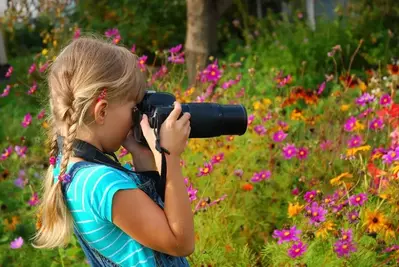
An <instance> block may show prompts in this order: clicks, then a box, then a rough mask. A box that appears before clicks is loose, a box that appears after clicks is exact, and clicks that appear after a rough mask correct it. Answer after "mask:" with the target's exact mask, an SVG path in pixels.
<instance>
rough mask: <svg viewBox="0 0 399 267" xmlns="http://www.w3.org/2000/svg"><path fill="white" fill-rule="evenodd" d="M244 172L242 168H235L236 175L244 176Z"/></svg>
mask: <svg viewBox="0 0 399 267" xmlns="http://www.w3.org/2000/svg"><path fill="white" fill-rule="evenodd" d="M243 174H244V171H243V170H241V169H238V170H234V175H235V176H238V177H242V175H243Z"/></svg>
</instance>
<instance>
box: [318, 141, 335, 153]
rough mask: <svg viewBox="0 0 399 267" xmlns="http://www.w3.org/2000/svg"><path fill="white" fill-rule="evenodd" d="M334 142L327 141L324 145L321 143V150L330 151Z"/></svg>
mask: <svg viewBox="0 0 399 267" xmlns="http://www.w3.org/2000/svg"><path fill="white" fill-rule="evenodd" d="M332 144H333V143H332V141H331V140H325V141H323V142H322V143H320V149H321V150H324V151H325V150H329V149H331V147H332Z"/></svg>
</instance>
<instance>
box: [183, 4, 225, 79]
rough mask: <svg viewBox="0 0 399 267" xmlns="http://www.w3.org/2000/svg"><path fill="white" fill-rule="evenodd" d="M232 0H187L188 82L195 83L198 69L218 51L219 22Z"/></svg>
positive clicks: (202, 67)
mask: <svg viewBox="0 0 399 267" xmlns="http://www.w3.org/2000/svg"><path fill="white" fill-rule="evenodd" d="M231 4H232V0H218V1H214V0H187V31H186V42H185V45H184V47H185V58H186V65H187V72H188V73H187V74H188V82H189V84H190V85H194V84H195V82H196V76H197V73H198V71H201V70H202V69H204V67H205V66H206V64H207V60H208V57H209V56H210V55H211V53H213V52H215V51H217V48H218V47H217V22H218V20H219V17H220V16H221V15H222V13H223V12H224V11H226V10H227V9H228V8H229V7H230V6H231Z"/></svg>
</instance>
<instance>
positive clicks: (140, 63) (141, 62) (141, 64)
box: [137, 55, 148, 71]
mask: <svg viewBox="0 0 399 267" xmlns="http://www.w3.org/2000/svg"><path fill="white" fill-rule="evenodd" d="M147 58H148V57H147V56H146V55H144V56H141V57H139V61H138V62H137V64H138V66H139V68H140V69H141V71H144V70H145V63H146V61H147Z"/></svg>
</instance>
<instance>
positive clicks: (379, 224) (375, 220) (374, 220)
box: [364, 210, 386, 233]
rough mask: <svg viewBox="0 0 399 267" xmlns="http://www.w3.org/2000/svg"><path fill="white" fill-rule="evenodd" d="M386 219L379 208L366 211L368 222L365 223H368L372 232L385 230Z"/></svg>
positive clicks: (368, 227)
mask: <svg viewBox="0 0 399 267" xmlns="http://www.w3.org/2000/svg"><path fill="white" fill-rule="evenodd" d="M385 222H386V219H385V216H384V214H382V213H381V212H379V211H378V210H373V211H370V210H368V211H366V222H365V223H364V225H367V229H368V230H369V231H370V232H374V233H377V232H378V231H380V230H383V227H384V225H385Z"/></svg>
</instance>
